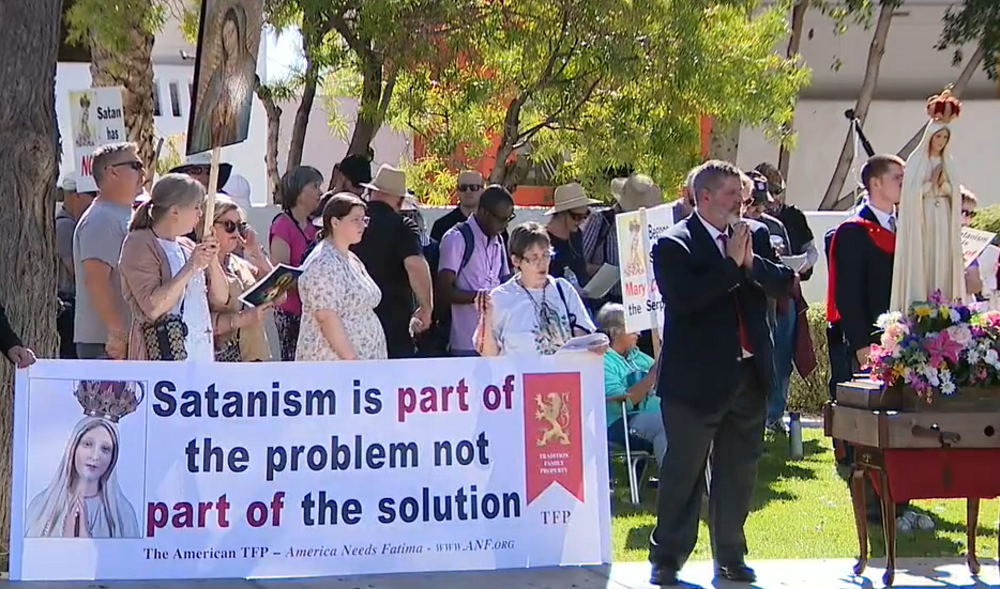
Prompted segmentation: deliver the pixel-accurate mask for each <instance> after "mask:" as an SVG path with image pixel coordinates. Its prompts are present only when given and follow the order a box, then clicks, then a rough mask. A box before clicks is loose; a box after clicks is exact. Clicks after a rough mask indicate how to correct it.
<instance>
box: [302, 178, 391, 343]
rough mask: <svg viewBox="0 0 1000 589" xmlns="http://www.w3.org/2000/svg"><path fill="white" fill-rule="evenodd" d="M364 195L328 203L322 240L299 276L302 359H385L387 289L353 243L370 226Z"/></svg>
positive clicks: (343, 195)
mask: <svg viewBox="0 0 1000 589" xmlns="http://www.w3.org/2000/svg"><path fill="white" fill-rule="evenodd" d="M366 212H367V209H366V207H365V203H364V201H362V200H361V199H359V198H358V197H356V196H354V195H353V194H349V193H346V192H344V193H340V194H336V195H334V196H333V197H331V198H330V200H329V201H327V203H326V206H324V207H323V228H322V229H321V230H320V233H319V235H318V237H319V239H320V241H319V244H318V245H317V246H316V248H315V249H314V250H313V252H312V253H311V254H310V255H309V257H308V258H307V259H306V261H305V262H304V264H303V266H305V271H304V272H303V274H302V276H301V277H299V283H298V286H299V295H300V296H301V297H302V329H301V332H300V333H299V340H298V346H297V347H296V355H295V360H296V361H312V362H317V361H329V360H384V359H386V358H387V357H388V352H387V349H386V343H385V333H384V332H383V331H382V324H381V323H380V322H379V320H378V317H377V316H376V315H375V307H376V306H378V304H379V301H381V300H382V291H381V290H379V288H378V285H376V284H375V281H374V280H372V277H371V276H369V274H368V271H367V270H366V269H365V266H364V264H362V263H361V260H359V259H358V257H357V256H355V255H354V254H353V253H352V252H351V250H350V247H351V246H352V245H354V244H356V243H358V242H359V241H361V236H362V235H364V232H365V227H367V226H368V217H367V216H366Z"/></svg>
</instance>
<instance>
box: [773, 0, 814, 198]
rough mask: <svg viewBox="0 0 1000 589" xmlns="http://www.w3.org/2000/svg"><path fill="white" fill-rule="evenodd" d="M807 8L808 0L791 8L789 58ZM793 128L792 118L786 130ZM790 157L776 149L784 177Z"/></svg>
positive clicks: (796, 45)
mask: <svg viewBox="0 0 1000 589" xmlns="http://www.w3.org/2000/svg"><path fill="white" fill-rule="evenodd" d="M808 10H809V0H798V2H797V3H796V4H795V7H794V8H792V33H791V36H790V37H789V38H788V51H787V53H786V54H785V55H786V56H787V57H788V58H789V59H794V58H795V56H796V55H798V54H799V47H800V46H801V45H802V27H804V26H805V23H806V12H807V11H808ZM794 129H795V120H794V118H793V119H792V120H791V121H789V122H788V131H789V133H791V132H792V131H794ZM791 159H792V152H791V151H789V150H788V148H787V147H785V146H784V145H782V146H781V147H780V148H779V150H778V171H780V172H781V175H782V176H783V177H785V178H788V166H789V163H790V162H791Z"/></svg>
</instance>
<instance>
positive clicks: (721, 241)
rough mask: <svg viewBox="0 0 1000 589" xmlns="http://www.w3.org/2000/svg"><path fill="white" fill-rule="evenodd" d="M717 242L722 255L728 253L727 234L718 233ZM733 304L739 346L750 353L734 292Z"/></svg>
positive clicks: (741, 315) (748, 339) (750, 349)
mask: <svg viewBox="0 0 1000 589" xmlns="http://www.w3.org/2000/svg"><path fill="white" fill-rule="evenodd" d="M719 244H721V245H722V255H723V256H726V255H728V254H727V251H728V250H727V249H726V248H727V247H728V246H729V236H728V235H726V234H725V233H723V234H721V235H719ZM733 305H735V306H736V324H737V326H738V327H739V331H740V346H741V347H742V348H743V349H744V350H746V351H748V352H750V353H751V354H752V353H753V346H752V345H750V338H749V337H748V336H747V330H746V327H745V326H744V325H743V314H742V313H741V312H740V301H739V299H738V298H737V297H736V293H735V292H734V293H733Z"/></svg>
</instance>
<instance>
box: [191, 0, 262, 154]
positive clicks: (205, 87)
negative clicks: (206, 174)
mask: <svg viewBox="0 0 1000 589" xmlns="http://www.w3.org/2000/svg"><path fill="white" fill-rule="evenodd" d="M261 23H262V16H261V3H260V0H204V2H203V5H202V13H201V32H200V34H199V36H198V60H197V63H196V64H195V96H194V97H192V99H193V106H192V108H191V120H190V125H189V128H188V148H187V153H188V154H189V155H190V154H194V153H201V152H203V151H208V150H210V149H212V148H214V147H224V146H226V145H232V144H234V143H239V142H241V141H245V140H246V138H247V135H248V134H249V132H250V110H251V106H252V104H253V96H254V89H255V86H256V84H257V52H258V50H259V47H260V34H261V33H260V31H261V26H262V24H261Z"/></svg>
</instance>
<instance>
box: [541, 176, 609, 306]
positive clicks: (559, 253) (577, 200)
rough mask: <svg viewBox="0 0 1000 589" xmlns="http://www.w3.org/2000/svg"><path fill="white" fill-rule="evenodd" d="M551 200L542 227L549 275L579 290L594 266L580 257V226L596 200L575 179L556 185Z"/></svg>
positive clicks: (591, 273)
mask: <svg viewBox="0 0 1000 589" xmlns="http://www.w3.org/2000/svg"><path fill="white" fill-rule="evenodd" d="M552 201H553V203H552V208H550V209H549V210H548V211H546V212H545V214H546V215H548V216H550V217H551V218H550V219H549V222H548V224H547V225H546V226H545V228H546V229H547V230H548V232H549V239H551V240H552V250H553V252H554V256H553V258H552V263H551V264H550V265H549V274H550V275H552V276H554V277H556V278H565V279H566V280H568V281H569V282H570V284H572V285H574V286H575V287H577V289H578V290H579V289H582V288H583V287H584V286H585V285H586V284H587V281H588V280H590V277H591V276H593V275H594V272H597V269H598V267H595V266H588V264H587V261H586V259H585V258H584V256H583V232H581V231H580V227H582V226H583V224H584V223H585V222H586V221H587V219H588V218H589V217H590V207H591V205H596V204H600V203H599V202H598V201H596V200H594V199H592V198H590V197H588V196H587V193H586V192H585V191H584V189H583V186H580V185H579V184H577V183H576V182H573V183H571V184H564V185H562V186H560V187H558V188H556V190H555V194H553V197H552Z"/></svg>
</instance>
